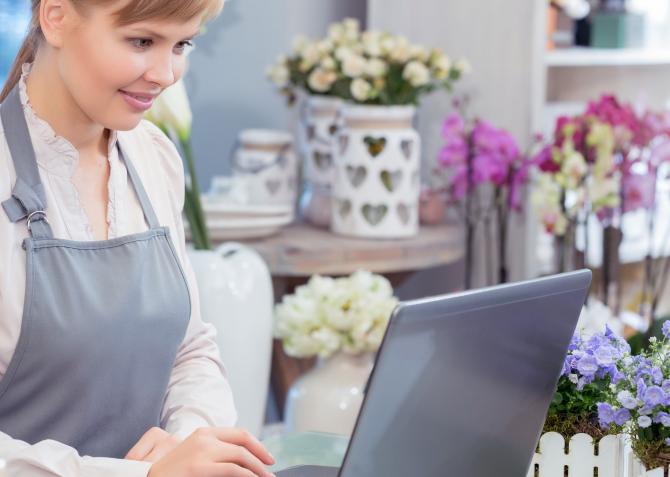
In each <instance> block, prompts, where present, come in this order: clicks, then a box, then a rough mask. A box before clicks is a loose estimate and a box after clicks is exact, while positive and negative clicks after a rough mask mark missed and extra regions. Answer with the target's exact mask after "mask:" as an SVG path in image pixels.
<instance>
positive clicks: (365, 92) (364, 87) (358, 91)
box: [351, 78, 372, 102]
mask: <svg viewBox="0 0 670 477" xmlns="http://www.w3.org/2000/svg"><path fill="white" fill-rule="evenodd" d="M371 91H372V85H371V84H370V83H368V82H367V81H365V80H364V79H362V78H356V79H355V80H353V81H352V82H351V95H352V96H353V97H354V99H355V100H356V101H360V102H364V101H367V100H368V99H369V98H370V93H371Z"/></svg>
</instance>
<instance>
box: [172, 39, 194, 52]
mask: <svg viewBox="0 0 670 477" xmlns="http://www.w3.org/2000/svg"><path fill="white" fill-rule="evenodd" d="M175 48H176V49H177V51H178V52H179V53H180V54H181V53H186V54H188V53H190V52H191V51H193V49H194V48H195V45H194V44H193V42H192V41H190V40H184V41H180V42H179V43H177V46H175Z"/></svg>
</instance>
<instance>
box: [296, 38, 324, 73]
mask: <svg viewBox="0 0 670 477" xmlns="http://www.w3.org/2000/svg"><path fill="white" fill-rule="evenodd" d="M301 56H302V61H301V62H300V69H301V70H302V71H307V70H309V69H310V68H311V67H312V66H314V65H315V64H316V63H317V62H318V61H319V59H320V58H321V53H320V52H319V49H318V48H317V47H316V45H315V44H313V43H312V44H309V45H307V46H306V47H305V48H304V49H303V51H302V55H301Z"/></svg>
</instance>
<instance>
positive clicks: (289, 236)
mask: <svg viewBox="0 0 670 477" xmlns="http://www.w3.org/2000/svg"><path fill="white" fill-rule="evenodd" d="M463 239H464V236H463V231H462V228H461V227H459V226H457V225H437V226H422V227H421V228H420V229H419V234H418V235H417V236H415V237H411V238H406V239H398V240H371V239H361V238H353V237H343V236H339V235H335V234H333V233H332V232H330V231H328V230H324V229H319V228H316V227H312V226H310V225H306V224H293V225H290V226H288V227H286V228H284V229H283V230H282V231H281V232H280V233H279V234H278V235H275V236H272V237H268V238H266V239H262V240H249V241H244V243H245V244H246V245H248V246H250V247H252V248H253V249H255V250H256V251H257V252H258V253H260V254H261V256H262V257H263V259H264V260H265V261H266V263H267V264H268V267H269V268H270V271H271V273H272V275H273V276H274V277H278V276H279V277H308V276H310V275H313V274H315V273H320V274H325V275H346V274H349V273H352V272H354V271H356V270H358V269H365V270H369V271H371V272H374V273H395V272H408V271H416V270H420V269H423V268H429V267H436V266H439V265H446V264H449V263H453V262H456V261H457V260H459V259H460V258H461V257H462V256H463V254H464V250H465V249H464V245H463V242H464V240H463Z"/></svg>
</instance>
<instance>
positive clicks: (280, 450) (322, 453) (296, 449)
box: [263, 432, 349, 472]
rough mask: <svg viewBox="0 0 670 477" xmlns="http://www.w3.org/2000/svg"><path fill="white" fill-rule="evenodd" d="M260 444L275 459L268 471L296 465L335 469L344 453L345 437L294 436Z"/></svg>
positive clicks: (328, 435)
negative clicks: (331, 467) (322, 466)
mask: <svg viewBox="0 0 670 477" xmlns="http://www.w3.org/2000/svg"><path fill="white" fill-rule="evenodd" d="M263 444H264V445H265V447H266V448H267V449H268V450H269V451H270V453H271V454H272V455H273V456H274V457H275V464H274V465H273V466H272V467H271V468H270V471H272V472H277V471H280V470H283V469H286V468H288V467H293V466H296V465H326V466H335V467H339V466H340V465H341V464H342V460H343V459H344V454H345V452H346V451H347V445H348V444H349V437H347V436H340V435H337V434H325V433H321V432H297V433H289V434H283V435H278V436H272V437H268V438H267V439H265V440H263Z"/></svg>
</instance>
